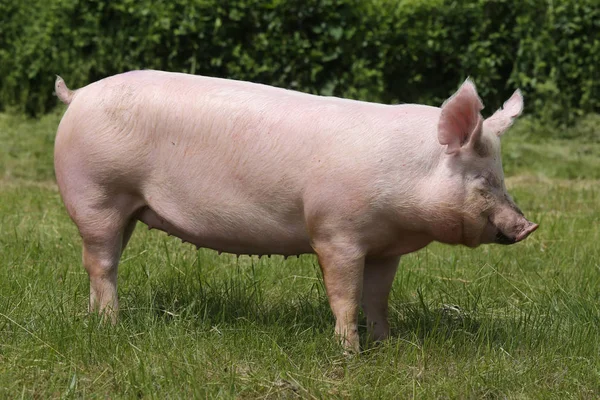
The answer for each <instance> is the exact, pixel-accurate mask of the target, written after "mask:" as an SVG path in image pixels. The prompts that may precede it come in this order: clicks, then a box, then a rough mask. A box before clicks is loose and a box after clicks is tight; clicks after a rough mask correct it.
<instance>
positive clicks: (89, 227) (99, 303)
mask: <svg viewBox="0 0 600 400" xmlns="http://www.w3.org/2000/svg"><path fill="white" fill-rule="evenodd" d="M101 198H103V199H104V200H102V201H101V202H96V201H80V202H79V204H78V206H77V207H73V206H72V207H70V211H71V212H70V214H71V217H72V218H73V220H74V221H75V223H76V225H77V227H78V228H79V233H80V235H81V238H82V239H83V265H84V267H85V269H86V271H87V273H88V275H89V279H90V301H89V309H90V312H94V311H95V312H99V313H102V314H103V315H104V317H107V318H109V319H110V320H111V321H112V322H113V323H115V322H116V319H117V313H118V309H119V302H118V297H117V267H118V264H119V259H120V258H121V254H122V252H123V250H124V248H125V246H126V245H127V242H128V241H129V238H130V237H131V234H132V232H133V230H134V228H135V224H136V222H137V219H136V218H135V211H136V209H137V208H139V205H137V204H136V203H137V202H136V201H135V199H133V198H132V196H129V195H116V196H108V197H105V196H101ZM73 211H74V212H73Z"/></svg>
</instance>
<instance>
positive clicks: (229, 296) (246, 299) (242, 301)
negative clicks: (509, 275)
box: [122, 276, 525, 347]
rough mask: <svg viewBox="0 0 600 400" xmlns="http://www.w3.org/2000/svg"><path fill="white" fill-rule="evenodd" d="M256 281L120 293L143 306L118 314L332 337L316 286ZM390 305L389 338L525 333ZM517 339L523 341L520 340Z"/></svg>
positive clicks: (454, 339)
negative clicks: (274, 288)
mask: <svg viewBox="0 0 600 400" xmlns="http://www.w3.org/2000/svg"><path fill="white" fill-rule="evenodd" d="M263 286H264V285H262V284H261V282H259V281H254V280H252V279H249V278H248V277H246V276H237V277H233V278H229V279H216V280H214V281H211V282H208V281H205V280H202V279H200V278H194V279H190V278H187V279H185V282H184V281H182V280H181V279H176V278H169V279H166V280H164V281H161V282H156V283H155V284H154V285H152V287H150V290H143V289H141V288H139V289H138V288H136V289H135V290H134V291H131V292H129V293H124V295H125V296H126V297H127V299H126V301H125V303H127V304H135V305H139V304H146V305H147V307H130V308H125V309H123V310H122V317H123V318H125V319H128V320H130V321H134V322H135V321H140V323H144V322H142V321H143V320H147V319H148V318H150V319H152V320H154V321H156V322H159V323H164V324H171V323H179V322H182V321H183V322H184V323H185V324H186V325H188V326H192V327H197V328H200V329H210V328H211V327H213V326H226V327H234V328H239V327H242V326H250V327H256V326H263V327H266V328H269V327H278V328H283V329H284V330H289V331H290V332H298V331H303V330H309V331H312V332H320V333H323V332H333V327H334V318H333V315H332V313H331V311H330V308H329V304H328V302H327V297H326V296H325V294H324V290H323V288H322V283H321V282H319V283H315V284H314V286H313V287H312V288H311V290H309V291H307V292H303V293H299V292H296V291H294V292H289V293H285V292H284V293H278V294H274V293H273V292H271V291H269V290H265V289H264V288H263ZM419 298H420V302H419V303H417V304H415V303H398V302H397V301H396V302H394V301H392V311H391V312H390V325H391V326H392V330H391V336H392V338H400V339H406V340H410V341H416V342H420V343H422V342H424V341H426V340H434V341H437V342H440V343H444V342H450V343H452V344H455V345H462V344H469V343H470V344H472V343H474V342H476V343H487V344H489V345H491V346H493V347H496V346H505V345H507V343H508V342H511V341H513V339H514V336H515V333H516V332H517V331H519V330H523V329H525V326H524V325H523V324H522V321H521V320H522V318H523V316H514V317H510V318H507V317H506V316H503V317H500V316H499V317H497V318H496V317H490V316H479V315H477V313H476V311H471V310H464V309H461V308H460V307H458V306H455V305H451V304H439V303H431V302H428V301H427V300H426V299H424V298H423V296H421V295H420V297H419ZM365 325H366V321H365V318H364V315H361V318H360V320H359V333H360V336H361V342H362V344H363V347H370V344H368V343H367V334H366V326H365ZM521 337H523V335H521Z"/></svg>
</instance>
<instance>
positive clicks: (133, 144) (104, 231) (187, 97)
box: [54, 70, 538, 352]
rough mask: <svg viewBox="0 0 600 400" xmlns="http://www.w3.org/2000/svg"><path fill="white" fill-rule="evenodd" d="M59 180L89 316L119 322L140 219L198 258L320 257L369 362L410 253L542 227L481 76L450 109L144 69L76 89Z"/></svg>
mask: <svg viewBox="0 0 600 400" xmlns="http://www.w3.org/2000/svg"><path fill="white" fill-rule="evenodd" d="M55 92H56V95H57V96H58V98H59V99H60V100H61V101H62V102H63V103H65V104H67V105H68V107H67V109H66V111H65V113H64V116H63V117H62V120H61V122H60V124H59V127H58V131H57V136H56V141H55V150H54V166H55V172H56V180H57V184H58V187H59V191H60V194H61V197H62V199H63V202H64V204H65V206H66V210H67V212H68V214H69V216H70V218H71V219H72V220H73V221H74V223H75V224H76V225H77V228H78V230H79V233H80V235H81V238H82V241H83V265H84V267H85V269H86V271H87V273H88V275H89V280H90V298H89V309H90V310H91V311H96V312H100V313H102V314H103V315H104V316H105V317H108V318H109V319H110V320H112V321H113V322H114V321H115V320H116V317H117V312H118V299H117V266H118V263H119V258H120V256H121V254H122V252H123V249H124V248H125V246H126V245H127V242H128V241H129V239H130V237H131V235H132V232H133V231H134V228H135V226H136V223H137V221H141V222H142V223H144V224H146V225H147V226H148V228H154V229H159V230H161V231H164V232H167V233H168V234H170V235H173V236H176V237H178V238H180V239H181V240H182V241H185V242H190V243H192V244H194V245H196V246H197V247H204V248H210V249H214V250H217V251H220V252H221V251H222V252H230V253H235V254H250V255H270V254H279V255H284V256H289V255H300V254H305V253H314V254H316V256H317V258H318V261H319V264H320V267H321V270H322V275H323V279H324V284H325V287H326V291H327V296H328V299H329V304H330V307H331V310H332V312H333V315H334V317H335V335H336V337H337V338H338V339H339V340H340V341H341V343H342V344H343V346H344V347H345V349H347V350H348V351H349V352H357V351H359V349H360V348H359V336H358V331H357V317H358V313H359V307H360V306H361V305H362V308H363V311H364V314H365V316H366V320H367V326H368V335H369V336H370V337H371V339H373V340H376V341H378V340H383V339H385V338H386V337H388V335H389V325H388V318H387V314H388V297H389V293H390V289H391V287H392V282H393V280H394V276H395V274H396V270H397V267H398V263H399V259H400V256H402V255H404V254H407V253H411V252H414V251H417V250H419V249H421V248H423V247H425V246H427V245H428V244H429V243H431V242H432V241H438V242H442V243H447V244H452V245H456V244H462V245H466V246H469V247H477V246H479V245H480V244H483V243H500V244H511V243H516V242H520V241H522V240H523V239H525V238H526V237H527V236H528V235H529V234H530V233H531V232H533V231H534V230H535V229H536V228H537V227H538V225H537V224H535V223H532V222H530V221H528V220H527V219H526V218H525V217H524V216H523V213H522V212H521V210H519V208H518V207H517V205H516V204H515V203H514V201H513V200H512V199H511V197H510V196H509V194H508V193H507V190H506V186H505V184H504V174H503V170H502V160H501V155H500V137H501V136H502V135H503V134H504V133H505V132H506V131H507V130H508V128H509V127H510V126H511V125H512V123H513V121H514V119H515V118H517V117H518V116H519V115H520V114H521V112H522V109H523V97H522V95H521V93H520V91H519V90H517V91H516V92H515V93H514V94H513V95H512V97H510V98H509V99H508V100H507V101H506V103H504V106H503V107H502V108H501V109H499V110H498V111H496V112H495V113H494V114H493V115H492V116H491V117H489V118H487V119H484V118H483V117H482V116H481V113H480V112H481V110H482V109H483V104H482V101H481V99H480V98H479V96H478V94H477V91H476V88H475V85H474V84H473V83H472V81H471V80H469V79H467V80H466V81H465V82H464V83H463V84H462V85H461V86H460V88H459V89H458V91H457V92H456V93H455V94H454V95H452V96H451V97H450V98H449V99H448V100H446V101H445V102H444V104H443V105H442V106H441V108H438V107H431V106H426V105H418V104H403V105H384V104H376V103H368V102H362V101H355V100H349V99H341V98H335V97H321V96H316V95H311V94H305V93H300V92H296V91H291V90H286V89H281V88H275V87H271V86H267V85H261V84H255V83H249V82H243V81H235V80H227V79H218V78H211V77H203V76H195V75H188V74H182V73H169V72H162V71H151V70H143V71H131V72H127V73H123V74H119V75H115V76H112V77H108V78H105V79H102V80H100V81H98V82H95V83H92V84H90V85H88V86H85V87H83V88H80V89H78V90H75V91H72V90H70V89H69V88H68V87H67V86H66V84H65V82H64V81H63V79H62V78H60V77H57V80H56V84H55Z"/></svg>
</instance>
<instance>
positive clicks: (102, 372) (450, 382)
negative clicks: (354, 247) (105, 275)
mask: <svg viewBox="0 0 600 400" xmlns="http://www.w3.org/2000/svg"><path fill="white" fill-rule="evenodd" d="M59 118H60V114H59V112H58V111H57V112H55V113H52V114H50V115H48V116H46V117H43V118H42V119H40V120H29V119H26V118H24V117H19V116H11V115H8V114H0V143H2V147H1V148H0V255H1V256H0V398H16V397H17V396H19V397H25V398H58V397H77V398H79V397H86V398H131V397H155V398H167V397H192V396H193V397H206V398H213V397H217V396H220V397H226V398H229V397H231V398H280V397H289V398H293V397H301V398H360V399H364V398H408V397H419V398H438V397H444V398H447V397H450V398H482V397H491V398H497V397H501V398H560V399H562V398H569V397H577V398H598V397H599V396H600V357H599V355H600V354H599V353H600V333H599V328H600V307H599V300H600V223H599V222H600V140H598V138H599V136H597V135H598V133H597V132H598V127H600V124H598V122H599V120H598V118H595V117H594V118H592V119H590V120H586V121H587V122H586V123H583V124H580V125H578V126H576V127H570V128H569V127H567V128H562V129H563V130H564V134H562V133H561V132H562V131H561V132H559V134H557V130H554V131H548V132H549V133H548V135H547V136H545V135H546V133H545V132H546V131H545V129H546V128H542V127H540V124H539V123H537V122H535V121H528V120H525V121H523V122H520V123H518V124H517V126H516V127H515V128H513V129H512V130H511V131H510V132H508V133H507V134H506V136H505V138H503V141H504V163H505V171H506V173H507V176H508V178H507V186H508V187H509V191H510V192H511V193H512V194H513V197H514V198H515V200H516V201H517V203H518V204H519V205H520V207H521V208H522V209H523V211H524V212H525V214H526V215H527V217H528V218H529V219H531V220H532V221H535V222H538V223H539V224H540V228H539V230H538V231H536V232H535V233H534V234H533V235H532V236H531V237H530V238H528V239H527V240H525V241H524V242H523V243H520V244H517V245H514V246H497V245H489V246H482V247H480V248H478V249H475V250H471V249H467V248H463V247H451V246H445V245H440V244H434V245H431V246H429V247H427V248H426V249H423V250H421V251H419V252H416V253H414V254H411V255H409V256H406V257H403V259H402V262H401V266H400V268H399V272H398V275H397V277H396V280H395V282H394V287H393V291H392V296H391V310H390V321H391V325H392V338H391V339H390V340H389V341H387V342H385V343H383V344H381V345H372V344H369V343H363V348H364V349H365V351H364V352H363V353H361V354H359V355H356V356H344V355H343V354H342V351H341V350H340V348H339V347H338V345H337V344H336V342H335V341H334V340H333V337H332V333H333V325H334V322H333V316H332V314H331V312H330V311H329V308H328V305H327V300H326V297H325V293H324V288H323V284H322V281H321V277H320V270H319V268H318V264H317V261H316V259H315V258H314V257H313V256H302V257H300V258H295V257H294V258H290V259H288V260H284V259H283V258H282V257H272V258H266V257H264V258H262V259H258V258H250V257H241V258H239V259H237V258H236V257H235V256H233V255H227V254H223V255H221V256H218V255H217V253H216V252H214V251H211V250H200V251H196V250H195V248H194V247H192V246H191V245H182V244H181V242H180V241H179V240H177V239H174V238H171V237H168V236H167V235H166V234H163V233H160V232H155V231H150V232H149V231H147V230H146V229H145V227H144V226H143V225H142V224H138V227H137V229H136V232H135V233H134V235H133V238H132V241H131V243H130V245H129V247H128V248H127V250H126V252H125V254H124V255H123V259H122V263H121V265H120V271H119V294H120V299H121V307H122V313H121V319H120V321H119V323H118V324H117V325H116V326H114V327H113V326H109V325H108V326H107V325H106V324H103V323H102V322H101V321H100V320H99V318H97V317H95V316H89V315H88V314H87V296H88V290H89V289H88V280H87V276H86V273H85V272H84V270H83V267H82V266H81V243H80V238H79V236H78V234H77V231H76V229H75V226H74V225H73V223H72V222H71V221H70V220H69V218H68V216H67V215H66V212H65V210H64V207H63V205H62V203H61V201H60V197H59V194H58V191H57V189H56V185H55V183H54V181H53V172H52V146H53V140H54V133H55V130H56V126H57V124H58V121H59ZM590 121H591V122H590ZM561 137H562V138H561ZM362 321H363V322H364V320H362ZM364 333H365V332H364V328H363V331H362V332H361V335H362V338H363V342H364V338H365V334H364Z"/></svg>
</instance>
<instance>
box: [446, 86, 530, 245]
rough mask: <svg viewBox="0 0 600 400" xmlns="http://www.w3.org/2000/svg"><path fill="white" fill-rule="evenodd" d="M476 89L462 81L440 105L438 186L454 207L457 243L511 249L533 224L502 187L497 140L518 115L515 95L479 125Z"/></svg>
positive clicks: (520, 99) (519, 99)
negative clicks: (441, 177)
mask: <svg viewBox="0 0 600 400" xmlns="http://www.w3.org/2000/svg"><path fill="white" fill-rule="evenodd" d="M482 109H483V104H482V102H481V99H480V98H479V96H478V95H477V91H476V89H475V85H473V83H472V82H471V81H470V80H468V79H467V80H466V81H465V83H463V85H462V86H461V87H460V89H459V90H458V91H457V92H456V93H455V94H454V95H453V96H452V97H450V98H449V99H448V100H446V102H444V104H443V106H442V111H441V115H440V120H439V123H438V140H439V142H440V144H441V145H443V146H445V147H446V149H445V154H444V155H443V158H444V160H443V163H442V165H443V167H442V168H443V169H444V173H443V175H444V180H445V181H446V182H445V184H444V185H443V186H444V187H445V188H446V189H447V190H448V191H449V192H452V195H451V197H452V198H453V202H454V201H455V202H456V204H457V205H458V207H456V208H454V213H455V215H457V216H458V218H459V219H460V224H459V225H460V230H461V231H462V232H461V235H460V237H461V238H460V240H459V242H461V243H463V244H465V245H467V246H471V247H476V246H478V245H479V244H482V243H500V244H512V243H516V242H519V241H521V240H523V239H525V238H526V237H527V236H528V235H529V234H530V233H531V232H533V231H534V230H536V229H537V227H538V225H537V224H534V223H533V222H530V221H528V220H527V219H526V218H525V217H524V216H523V213H522V212H521V210H520V209H519V207H517V205H516V204H515V202H514V201H513V200H512V198H511V197H510V195H509V194H508V192H507V191H506V186H505V184H504V172H503V170H502V159H501V154H500V138H501V136H502V135H503V134H504V133H505V132H506V131H507V130H508V128H510V126H511V125H512V123H513V120H514V119H515V118H517V117H518V116H519V115H520V114H521V111H522V110H523V97H522V96H521V92H520V91H519V90H517V91H516V92H515V93H514V94H513V95H512V97H511V98H510V99H508V100H507V101H506V102H505V103H504V106H503V108H501V109H499V110H498V111H496V112H495V113H494V114H493V115H492V116H491V117H489V118H488V119H486V120H484V119H483V117H482V116H481V114H480V111H481V110H482Z"/></svg>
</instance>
